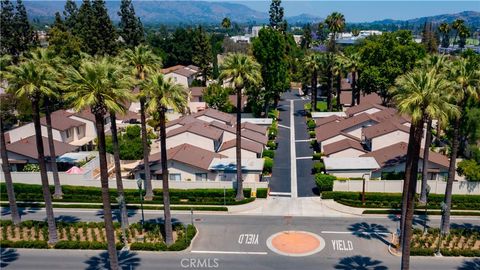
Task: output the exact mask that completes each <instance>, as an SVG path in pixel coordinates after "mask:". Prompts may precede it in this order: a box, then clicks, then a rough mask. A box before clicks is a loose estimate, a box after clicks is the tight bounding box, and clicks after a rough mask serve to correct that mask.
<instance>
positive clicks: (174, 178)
mask: <svg viewBox="0 0 480 270" xmlns="http://www.w3.org/2000/svg"><path fill="white" fill-rule="evenodd" d="M169 178H170V181H180V180H181V175H180V174H179V173H171V174H169Z"/></svg>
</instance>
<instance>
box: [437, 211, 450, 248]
mask: <svg viewBox="0 0 480 270" xmlns="http://www.w3.org/2000/svg"><path fill="white" fill-rule="evenodd" d="M440 206H441V209H442V218H441V219H440V230H439V235H438V242H437V251H436V252H435V256H437V257H441V256H442V253H441V252H440V245H441V243H442V236H443V232H442V224H443V214H445V212H446V211H447V208H448V206H447V204H446V203H445V202H442V204H441V205H440Z"/></svg>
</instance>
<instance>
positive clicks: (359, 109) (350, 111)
mask: <svg viewBox="0 0 480 270" xmlns="http://www.w3.org/2000/svg"><path fill="white" fill-rule="evenodd" d="M360 102H361V103H360V105H356V106H353V107H350V108H348V109H347V110H346V111H345V113H346V114H347V115H349V116H352V115H354V114H357V113H360V112H364V111H366V110H369V109H373V108H377V109H379V110H385V109H386V108H387V107H384V106H382V105H379V104H374V103H371V102H365V101H360Z"/></svg>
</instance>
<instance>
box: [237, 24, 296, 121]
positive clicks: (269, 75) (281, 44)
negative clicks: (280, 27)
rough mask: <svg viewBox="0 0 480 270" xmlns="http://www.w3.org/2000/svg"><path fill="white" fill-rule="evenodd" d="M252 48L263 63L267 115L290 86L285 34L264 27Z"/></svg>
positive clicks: (262, 71) (262, 72)
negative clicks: (271, 106)
mask: <svg viewBox="0 0 480 270" xmlns="http://www.w3.org/2000/svg"><path fill="white" fill-rule="evenodd" d="M252 48H253V55H254V56H255V59H256V60H257V61H258V63H260V64H261V74H262V79H263V85H264V87H265V93H264V102H265V104H264V110H265V115H267V113H268V111H269V107H270V104H271V103H272V102H273V103H274V105H275V106H276V105H277V103H278V100H279V99H280V94H281V93H283V92H284V91H285V90H286V89H288V87H289V77H288V63H287V58H286V42H285V36H284V35H283V34H282V33H281V32H279V31H277V30H275V29H273V28H263V29H261V30H260V31H259V33H258V38H256V39H254V40H253V44H252ZM237 108H238V107H237Z"/></svg>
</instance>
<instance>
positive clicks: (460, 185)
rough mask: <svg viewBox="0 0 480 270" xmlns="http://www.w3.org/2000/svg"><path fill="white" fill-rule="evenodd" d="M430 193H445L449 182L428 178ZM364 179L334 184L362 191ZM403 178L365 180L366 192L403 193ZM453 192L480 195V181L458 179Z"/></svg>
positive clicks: (337, 186)
mask: <svg viewBox="0 0 480 270" xmlns="http://www.w3.org/2000/svg"><path fill="white" fill-rule="evenodd" d="M428 185H429V186H430V193H432V194H444V193H445V188H446V186H447V183H446V182H444V181H436V180H428ZM362 186H363V181H362V180H345V181H341V180H336V181H335V182H334V184H333V190H334V191H362ZM420 188H421V181H418V183H417V192H420ZM402 189H403V180H378V181H377V180H370V181H365V191H366V192H384V193H401V192H402ZM452 193H453V194H470V195H480V182H470V181H458V182H453V187H452Z"/></svg>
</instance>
